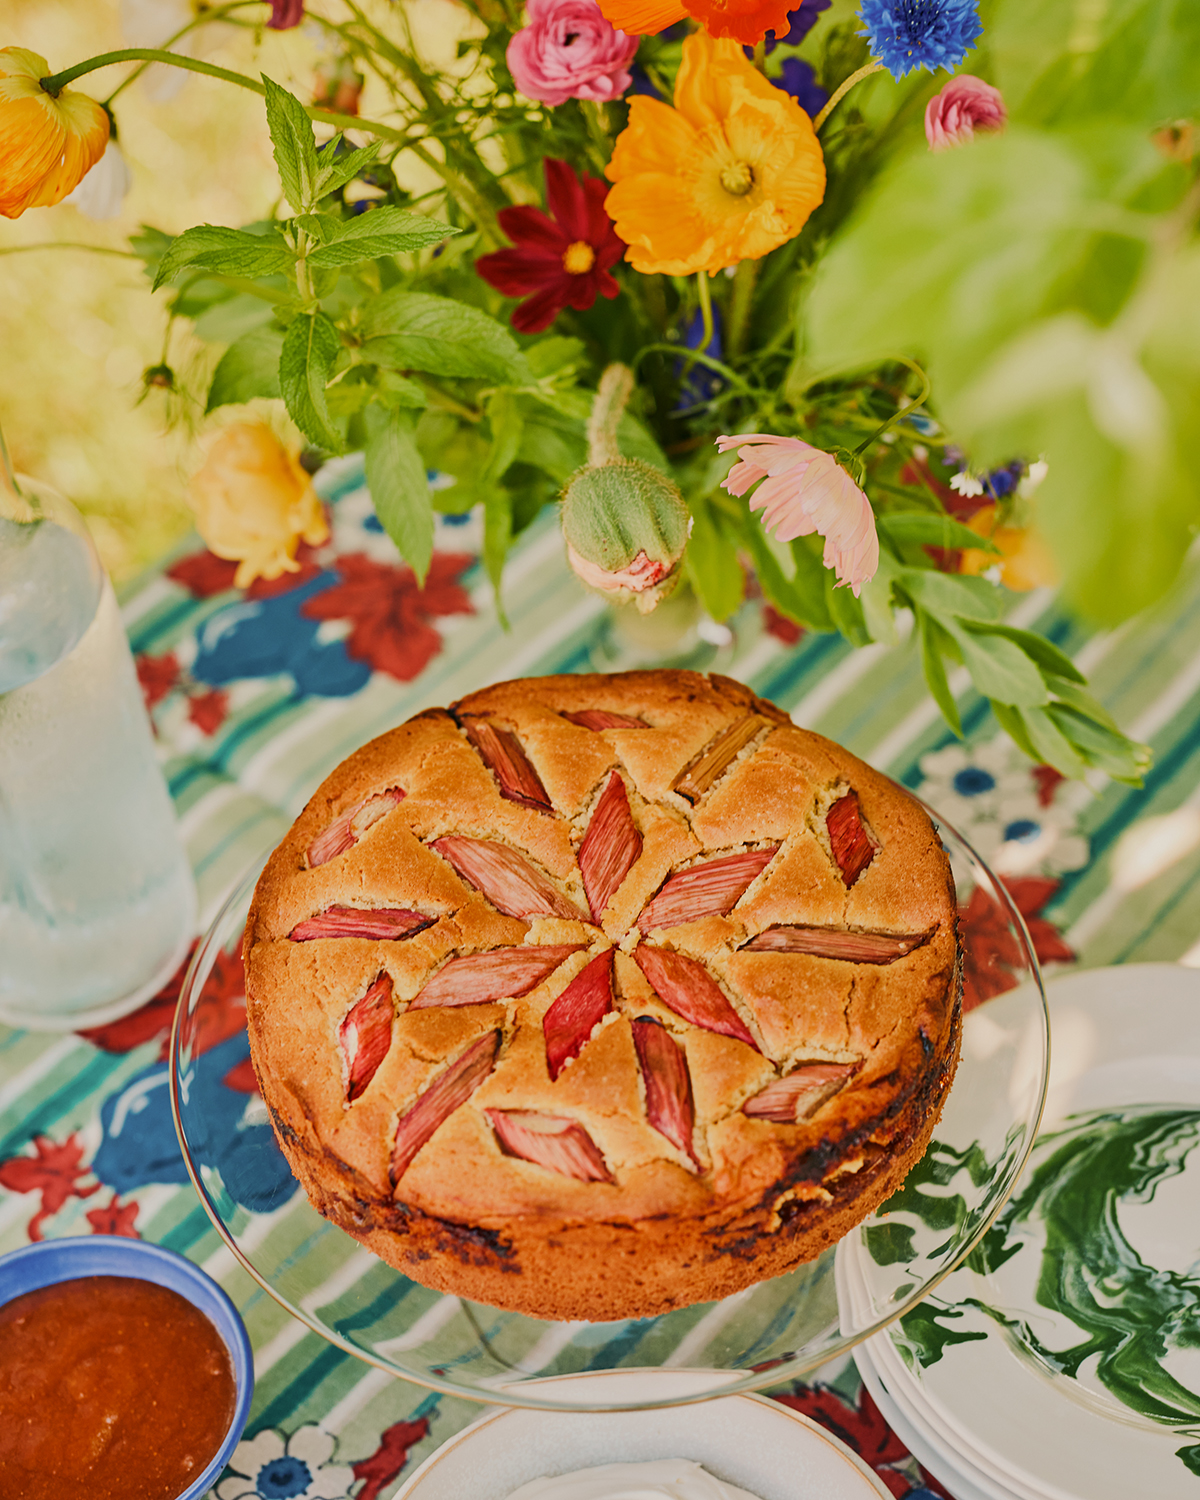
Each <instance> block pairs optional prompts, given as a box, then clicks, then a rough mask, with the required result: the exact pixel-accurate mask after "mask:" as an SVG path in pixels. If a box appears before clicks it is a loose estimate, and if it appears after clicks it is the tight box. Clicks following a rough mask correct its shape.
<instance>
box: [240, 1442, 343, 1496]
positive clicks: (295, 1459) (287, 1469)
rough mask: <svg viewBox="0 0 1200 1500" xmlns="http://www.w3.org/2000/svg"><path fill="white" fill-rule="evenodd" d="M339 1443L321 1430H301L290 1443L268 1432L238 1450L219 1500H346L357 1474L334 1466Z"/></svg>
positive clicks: (243, 1444) (341, 1465)
mask: <svg viewBox="0 0 1200 1500" xmlns="http://www.w3.org/2000/svg"><path fill="white" fill-rule="evenodd" d="M334 1446H335V1440H334V1438H333V1437H332V1436H331V1435H330V1434H329V1433H328V1432H323V1431H322V1430H321V1428H320V1427H316V1426H313V1425H311V1424H310V1425H308V1426H305V1427H298V1428H297V1429H296V1431H295V1432H293V1433H292V1435H291V1437H289V1438H287V1439H286V1440H285V1439H284V1437H283V1434H282V1433H281V1432H279V1431H278V1430H277V1429H276V1428H274V1427H265V1428H264V1429H263V1430H262V1431H261V1432H259V1433H256V1434H255V1436H254V1437H252V1438H249V1439H246V1440H244V1441H242V1442H240V1443H239V1444H238V1445H237V1448H236V1449H235V1450H234V1454H233V1457H232V1458H231V1459H230V1460H229V1470H230V1472H229V1473H228V1474H227V1475H226V1477H225V1478H224V1479H222V1480H221V1482H220V1484H219V1485H217V1489H216V1493H217V1496H218V1497H219V1500H346V1497H347V1496H348V1495H349V1493H350V1486H351V1485H352V1484H353V1483H354V1470H353V1469H351V1468H350V1467H349V1466H348V1465H345V1464H331V1463H329V1462H328V1460H329V1459H330V1458H332V1457H333V1450H334Z"/></svg>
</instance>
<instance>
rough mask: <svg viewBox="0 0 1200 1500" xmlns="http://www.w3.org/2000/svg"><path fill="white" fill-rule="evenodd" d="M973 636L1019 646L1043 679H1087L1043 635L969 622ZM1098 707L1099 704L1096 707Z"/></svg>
mask: <svg viewBox="0 0 1200 1500" xmlns="http://www.w3.org/2000/svg"><path fill="white" fill-rule="evenodd" d="M966 628H967V629H968V630H970V631H971V632H972V633H973V634H975V635H999V636H1003V637H1004V639H1005V640H1007V641H1012V643H1013V645H1014V646H1019V647H1020V649H1021V650H1022V651H1023V652H1024V653H1025V655H1026V656H1028V657H1030V658H1031V659H1032V660H1033V661H1035V662H1036V663H1037V665H1038V667H1039V668H1040V669H1041V672H1042V675H1043V677H1047V675H1048V674H1051V675H1053V676H1055V677H1065V678H1066V679H1067V681H1068V682H1086V681H1087V678H1086V677H1084V675H1083V673H1082V672H1081V671H1080V670H1079V668H1078V667H1077V666H1076V665H1075V663H1074V662H1073V661H1072V660H1071V658H1070V657H1069V656H1064V655H1063V653H1062V652H1061V651H1060V650H1059V649H1058V647H1057V646H1056V645H1055V644H1054V642H1053V641H1048V640H1047V639H1046V637H1045V636H1044V635H1035V634H1034V632H1033V631H1032V630H1018V629H1017V627H1016V626H1015V625H1002V624H1000V623H999V622H998V621H996V622H985V621H970V622H969V623H968V624H967V627H966ZM1096 706H1097V707H1099V704H1097V705H1096Z"/></svg>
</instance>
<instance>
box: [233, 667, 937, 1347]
mask: <svg viewBox="0 0 1200 1500" xmlns="http://www.w3.org/2000/svg"><path fill="white" fill-rule="evenodd" d="M597 711H599V712H600V713H601V715H602V717H601V718H600V719H596V718H595V717H594V716H595V714H596V713H597ZM571 715H578V716H580V717H578V718H575V719H573V718H571V717H569V716H571ZM623 721H624V722H623ZM637 721H640V722H637ZM609 723H612V724H614V725H616V727H604V726H605V725H607V724H609ZM606 796H607V800H603V799H605V797H606ZM347 815H351V816H350V817H349V818H348V816H347ZM593 825H594V826H593ZM589 829H591V830H592V832H591V834H590V836H589ZM610 830H611V831H610ZM443 840H446V841H447V842H441V843H439V841H443ZM469 841H478V842H476V843H473V844H470V847H469V848H468V847H467V845H468V843H469ZM435 844H438V847H437V848H435V847H433V846H434V845H435ZM497 846H499V854H500V856H501V857H502V859H503V860H512V861H515V862H516V866H518V867H519V868H518V870H517V874H516V875H515V876H514V875H513V872H512V870H508V871H507V872H502V873H501V875H500V876H497V875H496V874H495V873H494V870H493V871H491V873H489V869H490V867H489V868H485V869H483V873H482V874H481V873H480V868H482V867H478V866H475V865H472V864H470V863H469V862H467V863H464V860H465V859H467V856H470V855H472V851H474V853H475V854H476V855H477V854H478V851H479V850H480V849H483V850H486V851H492V852H493V853H494V852H495V851H496V850H497ZM464 849H465V850H466V852H465V854H464V852H463V851H464ZM330 850H333V851H334V852H332V853H330V852H329V851H330ZM622 851H624V853H623V855H622ZM722 861H724V862H725V863H723V864H722V863H721V862H722ZM708 865H713V866H714V869H713V870H707V869H705V868H704V867H705V866H708ZM690 870H699V871H700V874H699V875H698V876H686V875H685V872H687V871H690ZM681 876H685V878H683V879H681V878H680V877H681ZM585 877H586V878H585ZM514 880H515V884H514ZM614 880H615V888H614ZM473 881H474V883H473ZM714 882H715V884H714ZM664 888H666V889H664ZM531 891H532V892H533V894H532V895H531V894H530V892H531ZM597 892H599V898H598V896H597ZM714 892H715V894H714ZM597 899H599V900H600V901H601V907H600V908H598V909H597V910H596V911H595V914H594V915H593V913H592V911H590V910H589V902H590V903H592V904H593V905H594V904H595V903H596V901H597ZM331 909H332V915H330V914H331ZM347 911H348V912H349V914H350V915H349V917H346V916H345V915H341V916H339V915H338V914H339V913H341V914H345V913H346V912H347ZM365 912H374V913H382V914H383V915H384V916H385V917H387V916H388V914H392V915H393V916H395V919H396V921H397V922H400V921H401V920H402V921H403V922H404V923H407V924H408V929H407V930H405V931H404V932H403V933H399V932H397V933H396V934H395V935H393V936H390V937H378V936H361V935H324V934H325V933H326V931H327V930H329V928H328V924H329V923H331V922H332V923H333V929H334V930H336V929H337V926H338V923H345V922H347V921H348V922H349V923H350V924H351V926H353V924H354V923H355V922H356V921H357V920H359V918H358V914H359V913H365ZM396 914H398V915H396ZM639 919H640V921H639ZM323 923H324V924H325V925H322V924H323ZM847 945H849V946H847ZM547 947H554V948H557V949H558V953H557V954H551V955H549V957H548V958H547V960H546V965H547V966H548V972H546V973H545V975H544V977H542V978H540V980H536V982H533V983H532V984H528V983H526V982H525V980H524V979H523V980H522V981H521V982H520V984H516V983H513V984H511V985H510V988H516V989H519V990H523V992H522V993H518V994H516V995H512V994H506V993H504V985H503V984H500V986H499V989H498V990H497V989H496V986H495V984H494V983H493V986H492V991H491V992H488V991H487V985H486V984H484V985H483V986H482V989H481V990H479V992H478V993H476V991H475V990H471V991H470V993H469V995H468V996H467V998H470V999H471V1001H472V1003H461V1001H460V1002H459V1003H446V1000H447V996H453V995H454V994H456V993H459V992H456V991H455V981H456V976H460V975H462V974H463V973H464V972H466V971H465V970H464V969H463V967H462V965H461V960H462V959H463V958H464V956H467V955H487V954H489V953H491V952H493V950H518V951H517V955H516V961H517V962H521V961H522V954H521V952H520V951H519V950H526V951H527V950H529V949H530V948H547ZM648 950H652V951H648ZM610 951H611V954H612V957H611V984H610V989H609V991H608V995H609V998H608V999H607V1003H605V1000H604V995H603V994H600V999H599V1001H597V1000H596V996H597V994H598V993H599V991H598V990H597V988H596V984H595V982H593V983H592V985H591V987H590V988H589V976H593V977H594V976H595V975H596V973H597V972H601V973H602V972H603V971H605V969H606V968H607V965H608V963H609V960H608V959H606V958H603V955H605V954H607V953H609V952H610ZM245 953H246V973H247V993H248V1014H249V1030H250V1040H251V1051H252V1057H253V1060H254V1066H255V1069H256V1071H257V1074H258V1078H259V1082H260V1086H261V1088H262V1092H263V1096H264V1098H265V1100H266V1102H267V1104H268V1107H269V1109H270V1111H271V1116H272V1119H273V1121H274V1125H275V1129H276V1134H277V1136H278V1138H279V1140H280V1144H281V1146H282V1148H283V1150H284V1152H285V1154H286V1155H287V1158H288V1160H289V1162H290V1164H291V1166H292V1169H293V1171H294V1172H295V1173H296V1176H297V1177H298V1179H299V1180H300V1182H301V1183H302V1185H303V1186H304V1188H305V1190H306V1191H307V1192H308V1194H309V1196H310V1197H311V1198H312V1200H313V1202H314V1203H315V1204H316V1205H317V1206H318V1208H320V1210H321V1211H322V1212H323V1213H325V1214H326V1215H327V1216H328V1217H330V1218H331V1219H332V1220H333V1221H334V1222H336V1223H338V1224H339V1225H341V1226H342V1227H343V1228H344V1229H346V1230H347V1231H348V1232H349V1233H351V1234H353V1235H355V1236H356V1237H357V1238H359V1239H360V1240H361V1241H362V1242H363V1243H364V1244H366V1245H368V1246H369V1247H370V1248H371V1249H372V1250H373V1251H375V1252H376V1253H377V1254H379V1255H381V1256H382V1257H383V1258H384V1259H386V1260H387V1261H389V1262H390V1263H391V1264H393V1265H395V1266H397V1267H398V1268H399V1269H401V1270H403V1271H404V1272H405V1273H406V1274H407V1275H409V1276H411V1277H413V1278H414V1279H415V1280H417V1281H420V1282H423V1283H424V1284H426V1285H429V1286H432V1287H436V1288H439V1289H442V1290H444V1291H448V1292H454V1293H458V1294H460V1295H463V1296H467V1297H471V1298H474V1299H476V1300H479V1301H482V1302H486V1303H490V1304H492V1305H494V1306H498V1307H506V1308H512V1309H515V1310H518V1311H522V1312H526V1313H530V1314H532V1315H535V1316H540V1317H549V1318H590V1319H611V1318H624V1317H637V1316H644V1315H647V1314H652V1313H658V1312H662V1311H666V1310H668V1309H670V1308H671V1307H676V1306H684V1305H687V1304H689V1303H693V1302H697V1301H704V1300H709V1299H711V1298H714V1297H720V1296H724V1295H727V1294H729V1293H731V1292H733V1291H736V1290H739V1289H740V1288H742V1287H744V1286H747V1285H749V1284H751V1283H752V1282H755V1281H758V1280H761V1279H762V1278H763V1277H766V1276H773V1275H778V1274H780V1273H782V1272H784V1271H787V1270H790V1269H791V1268H792V1267H794V1266H795V1265H797V1264H799V1263H800V1262H801V1261H804V1260H807V1259H811V1258H812V1257H813V1256H815V1255H817V1254H819V1253H820V1252H821V1251H822V1250H823V1249H824V1248H826V1247H827V1246H828V1245H830V1244H832V1243H833V1242H834V1241H835V1240H836V1239H838V1238H839V1237H840V1236H841V1235H843V1234H844V1233H846V1232H847V1231H848V1230H849V1229H850V1228H851V1227H853V1225H854V1224H856V1223H857V1222H859V1221H860V1220H861V1219H862V1218H863V1217H865V1216H866V1214H868V1213H869V1212H870V1211H871V1210H872V1209H873V1208H875V1207H876V1206H877V1205H878V1204H879V1203H880V1202H882V1201H883V1200H884V1199H885V1198H886V1197H887V1196H888V1195H889V1194H890V1193H891V1192H893V1191H894V1190H895V1188H896V1187H898V1186H899V1184H900V1183H901V1182H902V1181H903V1178H904V1176H905V1175H906V1173H907V1172H908V1170H909V1169H910V1167H911V1166H912V1165H913V1164H914V1163H915V1161H916V1160H918V1159H919V1157H920V1155H921V1154H922V1152H923V1151H924V1149H925V1147H926V1145H927V1143H928V1140H929V1137H930V1133H931V1132H932V1129H933V1126H934V1124H935V1122H936V1119H937V1116H938V1114H939V1113H940V1110H941V1106H942V1102H943V1100H944V1098H945V1095H946V1092H947V1090H948V1088H949V1085H950V1082H951V1079H952V1077H953V1073H954V1068H955V1065H956V1062H957V1056H958V1034H959V1010H958V988H959V979H958V970H959V964H958V945H957V935H956V924H955V897H954V888H953V882H952V879H951V876H950V870H949V864H948V861H947V859H946V856H945V852H944V850H943V849H942V847H941V844H940V841H939V840H938V838H937V835H936V833H935V831H934V829H933V826H932V825H931V823H930V822H929V819H928V818H927V816H926V815H925V813H924V811H923V810H922V809H921V808H920V806H919V805H918V804H917V803H916V802H915V801H914V800H913V799H912V798H911V797H910V796H908V794H907V793H905V792H904V791H903V790H902V789H901V788H899V787H897V786H896V785H895V784H894V783H893V782H891V781H889V780H888V779H887V778H886V777H884V776H882V775H880V774H879V773H878V772H876V771H874V770H872V769H871V768H870V767H869V766H867V765H865V764H864V763H863V762H861V761H859V760H857V759H856V758H855V757H853V756H851V755H850V754H849V753H848V752H847V751H845V750H843V749H842V748H841V747H840V746H837V745H835V744H833V743H832V742H830V741H829V740H826V739H824V738H822V737H821V736H819V735H816V734H812V733H810V732H808V731H805V730H801V729H798V728H797V727H795V726H794V725H793V724H792V723H791V721H790V719H788V717H787V716H786V715H785V714H783V713H782V712H781V711H780V710H779V709H777V708H776V707H775V706H774V705H772V704H770V703H767V702H765V701H763V700H761V699H758V698H755V697H754V695H753V694H752V693H751V692H750V691H749V689H747V688H745V687H743V686H742V685H741V684H739V683H735V682H732V681H730V680H729V679H727V678H721V677H717V676H712V677H704V676H700V675H698V674H696V673H690V672H665V671H664V672H642V673H625V674H620V675H613V676H567V677H549V678H527V679H523V680H518V681H514V682H508V683H501V684H499V685H497V686H495V687H491V688H486V689H484V690H483V691H481V692H478V693H475V694H472V695H471V696H470V697H469V698H466V699H464V700H462V701H461V702H459V703H457V704H454V705H452V707H451V709H450V710H448V711H443V710H431V711H429V712H427V713H424V714H421V715H418V716H417V717H416V718H414V719H411V720H409V722H408V723H406V724H403V725H401V726H400V727H399V728H397V729H394V730H392V731H390V732H389V733H387V734H384V735H381V736H380V737H379V738H378V739H376V740H373V741H372V742H371V743H370V744H368V745H365V746H363V747H362V749H360V750H358V751H357V752H355V754H353V755H352V756H350V757H349V759H347V760H346V761H345V762H343V764H342V765H341V766H339V767H338V768H337V770H335V771H334V772H333V773H332V775H330V776H329V777H328V778H327V780H326V781H325V782H324V784H323V785H322V786H321V787H320V789H319V790H318V791H317V793H316V794H315V795H314V797H313V798H312V800H311V801H310V802H309V804H308V806H307V807H306V808H305V810H304V812H303V813H302V814H301V815H300V817H299V818H298V819H297V821H296V824H295V826H294V827H293V828H292V830H291V832H290V833H289V834H288V836H287V837H286V838H285V839H284V841H283V843H282V844H281V845H280V846H279V848H278V849H277V850H276V851H275V853H274V855H273V856H272V858H271V860H270V862H269V863H268V865H267V868H266V870H265V871H264V873H263V876H262V878H261V880H260V881H259V885H258V889H257V891H256V893H255V898H254V903H253V906H252V908H251V912H250V917H249V921H248V924H247V928H246V939H245ZM664 955H665V956H664ZM556 959H557V962H556V961H555V960H556ZM482 961H483V962H484V963H485V964H487V963H488V962H490V961H489V960H487V959H486V958H484V959H483V960H482ZM656 961H657V963H658V965H659V967H658V968H656V967H654V964H655V962H656ZM534 962H535V965H536V962H537V961H536V959H535V960H534ZM448 964H458V967H457V968H450V969H449V970H447V968H446V966H447V965H448ZM663 964H671V965H674V968H673V969H672V970H671V972H672V973H674V974H675V975H676V976H677V977H678V975H679V974H680V973H682V975H683V976H684V980H685V981H686V982H685V983H683V985H682V989H680V988H678V987H677V988H675V989H672V988H671V987H670V986H669V985H666V984H664V983H663V981H662V980H661V978H658V977H656V976H658V975H659V974H660V972H661V966H662V965H663ZM589 966H591V967H590V968H589ZM469 967H470V966H468V969H469ZM585 969H587V970H588V973H587V974H585V975H584V978H583V979H582V980H578V983H575V981H576V980H577V979H578V976H579V975H580V973H581V971H584V970H585ZM476 972H478V971H476ZM489 972H491V971H490V970H489ZM439 974H441V975H442V978H441V979H440V980H439V981H438V983H437V984H436V985H435V986H434V987H433V988H432V989H430V991H429V993H428V995H427V996H425V997H424V998H419V997H422V992H423V991H424V990H425V988H426V986H427V985H429V983H430V981H431V980H432V979H433V978H434V977H435V976H436V975H439ZM652 979H653V981H654V982H653V983H652V982H651V980H652ZM697 986H698V988H697ZM601 988H602V984H601ZM568 989H570V993H569V994H568V995H566V996H565V998H564V999H563V1001H562V1002H561V1003H560V1004H558V1005H557V1006H556V1004H555V1002H556V1001H557V1000H558V997H560V996H562V995H563V992H564V991H566V990H568ZM461 993H462V994H466V993H467V992H465V991H463V992H461ZM580 996H582V997H583V1000H582V1001H580V1000H579V997H580ZM589 996H590V997H591V998H590V999H588V997H589ZM681 996H682V998H681ZM414 1002H418V1003H414ZM580 1004H583V1012H582V1014H583V1019H582V1020H580V1019H579V1014H580V1012H579V1005H580ZM589 1005H597V1006H602V1007H603V1009H602V1012H601V1011H600V1010H598V1009H597V1010H594V1011H589V1010H588V1006H589ZM705 1006H707V1009H705ZM714 1007H715V1009H714ZM351 1012H353V1015H352V1014H351ZM682 1012H687V1014H684V1013H682ZM381 1017H382V1019H381ZM564 1018H565V1020H564ZM372 1028H374V1030H372ZM564 1028H565V1029H564ZM372 1038H373V1040H372ZM356 1049H357V1050H356ZM564 1051H565V1060H563V1054H564ZM467 1074H469V1075H470V1076H469V1077H467V1076H466V1075H467ZM460 1075H461V1077H462V1078H463V1079H464V1080H465V1081H463V1082H461V1084H458V1083H456V1081H455V1080H456V1079H457V1078H459V1076H460ZM784 1079H790V1084H788V1085H783V1084H782V1083H781V1081H782V1080H784ZM826 1079H828V1080H829V1081H828V1082H823V1081H822V1080H826ZM813 1080H817V1082H813ZM818 1084H819V1085H820V1086H818ZM781 1087H782V1088H783V1092H784V1096H786V1097H784V1099H783V1103H782V1104H781V1103H780V1098H781V1095H780V1092H779V1091H780V1089H781ZM455 1088H457V1089H458V1092H457V1093H455V1092H454V1089H455ZM789 1088H790V1089H792V1090H793V1093H791V1094H789V1093H788V1089H789ZM443 1099H444V1100H445V1101H446V1102H447V1105H448V1106H449V1107H448V1108H446V1109H442V1108H439V1107H438V1102H439V1101H440V1100H443ZM422 1101H423V1102H422ZM793 1103H794V1104H795V1114H792V1113H790V1111H792V1107H793ZM531 1132H533V1133H532V1134H531ZM545 1132H549V1135H547V1134H546V1133H545ZM402 1143H403V1149H402ZM414 1148H415V1149H414Z"/></svg>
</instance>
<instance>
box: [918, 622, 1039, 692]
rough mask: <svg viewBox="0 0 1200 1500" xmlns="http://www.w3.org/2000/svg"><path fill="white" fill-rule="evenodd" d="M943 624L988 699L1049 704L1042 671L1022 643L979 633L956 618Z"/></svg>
mask: <svg viewBox="0 0 1200 1500" xmlns="http://www.w3.org/2000/svg"><path fill="white" fill-rule="evenodd" d="M941 623H942V625H943V626H944V628H945V629H946V630H948V631H949V632H950V634H951V635H952V636H953V637H954V640H955V643H956V644H957V646H958V649H959V651H961V652H962V659H963V665H964V666H965V667H966V669H967V671H968V672H970V674H971V681H972V682H973V683H974V684H975V686H976V688H978V690H979V692H980V693H982V694H983V696H984V697H985V698H994V699H996V700H998V701H999V702H1001V703H1012V704H1016V705H1018V706H1019V707H1021V708H1036V707H1039V706H1040V705H1041V704H1043V703H1049V701H1050V693H1049V690H1048V689H1047V687H1046V684H1045V682H1044V681H1043V680H1042V674H1041V673H1040V672H1039V671H1038V669H1037V667H1036V666H1035V665H1034V664H1033V662H1032V661H1030V659H1029V657H1028V656H1026V655H1025V653H1024V651H1022V650H1021V648H1020V646H1017V645H1014V644H1013V642H1012V641H1008V640H1005V639H1004V637H1003V636H1000V635H981V634H978V633H977V632H976V631H974V630H972V629H970V628H969V627H968V626H967V625H966V624H965V623H964V622H963V621H960V620H957V619H953V618H952V619H949V620H943V621H942V622H941Z"/></svg>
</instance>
